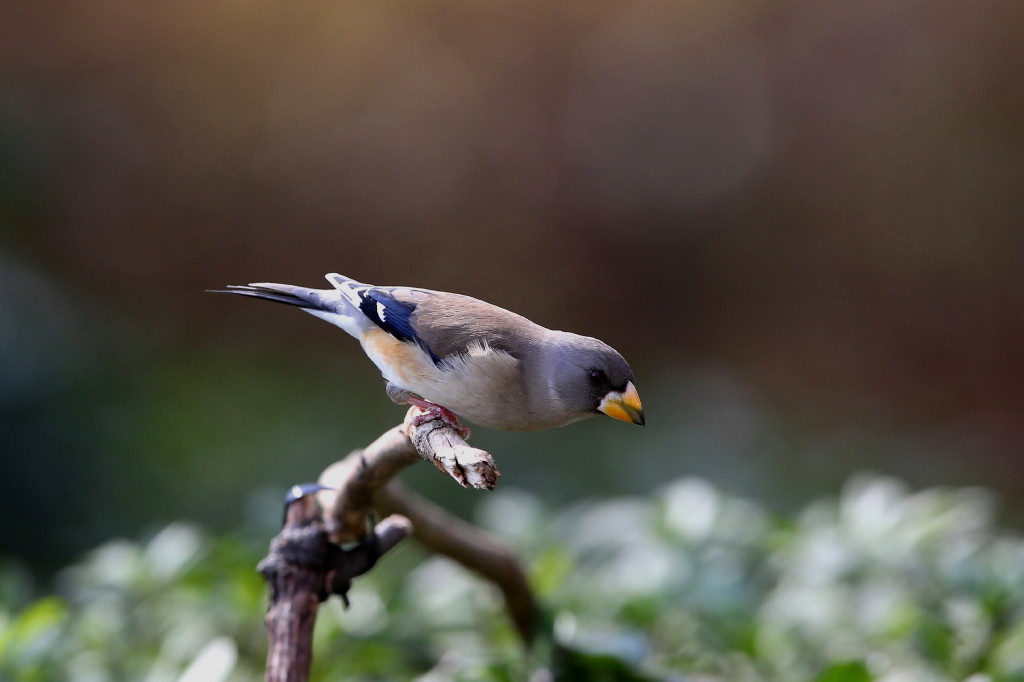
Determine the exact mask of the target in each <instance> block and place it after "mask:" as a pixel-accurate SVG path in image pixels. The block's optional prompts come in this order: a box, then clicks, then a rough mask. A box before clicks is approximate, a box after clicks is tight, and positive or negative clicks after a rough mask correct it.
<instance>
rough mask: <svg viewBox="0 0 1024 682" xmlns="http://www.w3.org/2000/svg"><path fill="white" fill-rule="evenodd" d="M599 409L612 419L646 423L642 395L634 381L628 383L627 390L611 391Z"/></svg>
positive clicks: (641, 424) (640, 423)
mask: <svg viewBox="0 0 1024 682" xmlns="http://www.w3.org/2000/svg"><path fill="white" fill-rule="evenodd" d="M597 411H598V412H604V413H605V414H606V415H608V416H609V417H611V418H612V419H621V420H622V421H624V422H632V423H634V424H639V425H640V426H643V425H644V406H643V405H641V404H640V396H639V395H638V394H637V392H636V386H634V385H633V382H632V381H631V382H629V383H628V384H626V390H625V391H609V392H608V395H606V396H605V397H604V398H603V399H602V400H601V403H600V404H599V405H598V406H597Z"/></svg>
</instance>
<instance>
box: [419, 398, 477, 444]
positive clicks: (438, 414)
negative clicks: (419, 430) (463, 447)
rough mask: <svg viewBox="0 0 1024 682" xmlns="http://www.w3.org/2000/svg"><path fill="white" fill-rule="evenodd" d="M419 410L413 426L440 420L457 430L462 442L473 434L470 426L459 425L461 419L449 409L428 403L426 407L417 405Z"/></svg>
mask: <svg viewBox="0 0 1024 682" xmlns="http://www.w3.org/2000/svg"><path fill="white" fill-rule="evenodd" d="M416 407H418V408H419V410H417V411H416V413H415V414H414V415H413V417H412V425H413V426H414V427H415V426H422V425H423V424H426V423H427V422H430V421H434V420H435V419H440V420H441V421H443V422H444V423H445V424H447V425H448V426H450V427H452V428H453V429H455V431H456V433H458V434H459V437H460V438H462V440H468V439H469V434H470V433H471V431H470V429H469V427H468V426H463V425H462V424H460V423H459V418H458V417H457V416H456V415H455V414H454V413H453V412H452V411H451V410H448V409H445V408H443V407H441V406H440V405H434V404H433V403H427V404H426V405H417V406H416Z"/></svg>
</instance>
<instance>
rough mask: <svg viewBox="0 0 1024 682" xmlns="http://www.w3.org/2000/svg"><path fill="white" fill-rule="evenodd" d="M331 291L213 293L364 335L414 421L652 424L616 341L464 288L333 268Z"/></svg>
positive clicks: (272, 287)
mask: <svg viewBox="0 0 1024 682" xmlns="http://www.w3.org/2000/svg"><path fill="white" fill-rule="evenodd" d="M326 279H327V281H328V282H329V283H330V284H331V288H329V289H312V288H307V287H302V286H295V285H291V284H277V283H273V282H256V283H250V284H245V285H228V286H227V287H226V288H225V289H212V290H210V291H211V292H213V293H226V294H237V295H240V296H249V297H252V298H257V299H262V300H266V301H273V302H276V303H284V304H287V305H291V306H295V307H297V308H300V309H301V310H304V311H306V312H307V313H309V314H311V315H314V316H316V317H319V318H320V319H322V320H326V321H327V322H330V323H331V324H334V325H336V326H338V327H340V328H341V329H343V330H344V331H346V332H348V333H349V334H350V335H351V336H353V337H355V338H356V339H358V341H359V342H360V344H361V345H362V348H363V351H364V352H365V353H366V355H367V356H368V357H369V358H370V360H372V361H373V363H374V364H375V365H376V366H377V368H378V369H379V370H380V371H381V374H382V375H383V376H384V379H386V381H387V385H386V389H385V390H386V393H387V395H388V397H389V398H391V400H392V401H394V402H395V403H398V404H409V405H416V406H417V407H419V408H420V413H419V414H418V415H417V416H416V417H415V418H414V421H413V423H414V424H419V423H422V421H424V420H430V419H437V418H440V419H442V420H443V421H444V422H446V423H448V424H450V425H451V426H452V427H454V428H456V429H457V430H458V431H459V433H460V434H462V435H463V436H464V437H468V435H469V429H468V428H467V427H465V426H464V425H463V424H462V423H461V422H460V421H459V420H460V418H461V419H465V420H466V421H468V422H470V423H471V424H474V425H478V426H483V427H485V428H490V429H495V430H500V431H539V430H542V429H550V428H555V427H560V426H565V425H566V424H570V423H573V422H576V421H579V420H581V419H585V418H587V417H591V416H594V415H598V414H603V415H606V416H608V417H612V418H614V419H617V420H621V421H625V422H630V423H633V424H639V425H640V426H643V425H644V424H645V419H644V411H643V405H642V404H641V402H640V396H639V395H638V393H637V390H636V387H635V386H634V384H633V380H634V376H633V371H632V370H631V369H630V367H629V365H628V364H627V363H626V361H625V359H623V357H622V356H621V355H620V354H619V353H618V352H617V351H615V350H614V349H613V348H612V347H611V346H609V345H608V344H606V343H604V342H602V341H599V340H598V339H595V338H593V337H590V336H581V335H579V334H573V333H571V332H565V331H557V330H553V329H548V328H546V327H543V326H541V325H539V324H536V323H534V322H532V321H530V320H528V319H527V318H525V317H523V316H522V315H518V314H516V313H513V312H511V311H509V310H505V309H504V308H501V307H498V306H496V305H492V304H490V303H486V302H484V301H481V300H479V299H476V298H473V297H471V296H466V295H463V294H455V293H447V292H443V291H433V290H430V289H420V288H416V287H407V286H373V285H370V284H363V283H361V282H357V281H356V280H354V279H351V278H349V277H345V276H343V275H339V274H338V273H333V272H332V273H329V274H327V275H326Z"/></svg>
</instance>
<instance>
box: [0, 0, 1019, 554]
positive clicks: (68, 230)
mask: <svg viewBox="0 0 1024 682" xmlns="http://www.w3.org/2000/svg"><path fill="white" fill-rule="evenodd" d="M1022 22H1024V5H1022V4H1020V3H1009V2H999V1H997V0H993V1H989V0H980V2H974V3H960V4H957V3H935V2H926V1H924V0H884V1H883V0H866V1H864V2H858V3H842V2H835V1H830V0H773V1H772V2H768V1H764V0H761V1H757V2H744V3H739V2H715V3H712V2H687V3H673V2H667V1H664V2H662V1H657V0H641V1H636V2H602V1H600V0H598V1H596V2H595V1H594V0H562V1H559V2H550V1H540V0H527V1H526V2H520V3H476V2H466V1H463V0H425V1H418V2H402V1H399V2H393V3H382V2H377V1H373V2H368V1H364V0H354V1H351V2H344V3H323V2H311V1H309V0H296V1H294V2H290V3H287V4H281V3H277V2H268V1H266V0H250V1H248V2H233V1H230V0H229V1H227V2H213V3H211V2H197V1H191V2H189V1H185V2H177V3H138V2H130V1H128V0H98V1H96V2H90V3H80V2H71V1H69V0H48V1H46V2H35V3H15V4H12V5H11V6H9V7H7V8H6V10H5V19H4V22H3V23H2V24H0V287H2V292H3V294H2V296H0V415H2V416H0V518H2V519H3V523H2V524H0V555H3V556H5V557H7V558H19V559H20V560H22V561H24V562H26V563H27V564H28V565H30V566H31V567H32V568H33V569H35V570H37V571H39V572H40V573H42V574H45V573H46V572H47V571H50V570H52V569H54V568H56V567H58V566H60V565H62V564H64V563H66V562H67V561H69V560H70V559H72V558H73V557H75V556H76V555H78V553H80V552H81V551H82V550H84V549H86V548H89V547H92V546H94V545H96V544H97V543H98V542H100V541H102V540H105V539H107V538H110V537H113V536H116V535H121V534H127V535H138V534H140V533H145V532H147V530H148V529H156V528H160V527H162V526H163V525H164V524H166V523H167V522H168V521H171V520H174V519H189V520H192V521H196V522H199V523H201V524H203V525H204V526H206V527H208V528H211V529H213V530H215V531H218V532H225V533H230V532H252V531H251V529H254V528H256V529H260V530H259V533H258V534H259V535H260V539H261V541H263V539H265V538H268V537H269V536H270V535H272V534H273V532H274V529H275V526H276V524H277V522H278V521H279V514H280V506H279V504H280V496H281V494H282V493H283V491H284V490H285V489H286V488H287V487H288V486H289V485H291V484H293V483H296V482H301V481H308V480H313V479H315V478H316V476H317V475H318V473H319V472H320V471H321V470H322V469H323V467H324V466H326V465H327V464H329V463H330V462H332V461H334V460H335V459H337V458H339V457H340V456H343V455H344V454H345V453H347V452H348V451H349V450H351V449H353V448H356V447H359V446H361V445H364V444H366V443H367V442H369V441H370V440H371V439H373V438H374V437H375V436H376V435H377V434H379V433H380V432H382V431H383V430H384V429H386V428H388V427H390V426H392V425H393V424H395V423H397V422H398V421H399V420H400V419H401V416H402V414H403V413H404V411H403V409H402V408H400V407H397V406H394V405H392V404H391V403H390V402H389V401H388V400H387V398H386V397H385V395H384V390H383V388H384V387H383V382H382V381H381V379H380V377H379V376H378V375H377V373H376V370H375V368H374V367H373V366H372V365H371V363H370V362H369V361H368V360H366V358H365V357H364V356H363V355H362V353H361V351H360V350H359V348H358V344H357V343H355V342H354V341H353V340H352V339H350V338H348V337H347V336H345V335H344V333H343V332H341V331H339V330H336V329H334V328H332V327H330V326H328V325H326V324H324V323H323V322H321V321H318V320H316V319H314V318H312V317H309V316H305V315H302V314H300V313H298V312H297V311H295V310H290V309H287V308H284V307H283V306H272V305H269V304H262V303H257V302H252V301H246V300H241V299H235V298H229V297H226V296H215V295H212V294H207V293H204V290H205V289H209V288H218V287H221V286H223V285H225V284H231V283H246V282H251V281H279V282H288V283H295V284H304V285H309V286H320V285H324V284H325V283H324V280H323V279H322V274H323V273H325V272H330V271H338V272H342V273H344V274H346V275H349V276H352V277H355V278H357V279H360V280H363V281H368V282H372V283H377V284H409V285H416V286H422V287H429V288H435V289H442V290H450V291H457V292H461V293H466V294H470V295H473V296H477V297H479V298H482V299H485V300H488V301H491V302H493V303H496V304H499V305H502V306H505V307H507V308H510V309H512V310H515V311H517V312H520V313H522V314H525V315H527V316H528V317H531V318H532V319H534V320H536V321H537V322H539V323H541V324H544V325H546V326H550V327H555V328H563V329H568V330H573V331H577V332H581V333H585V334H590V335H593V336H597V337H600V338H602V339H604V340H606V341H607V342H609V343H610V344H612V345H613V346H615V347H616V348H617V349H619V350H620V351H621V352H622V353H623V354H624V355H625V356H626V357H627V359H629V361H630V362H631V364H632V365H633V368H634V370H635V372H636V374H637V377H638V381H637V384H638V387H639V389H640V394H641V396H642V398H643V401H644V406H645V408H646V412H647V418H648V426H647V427H646V428H645V429H639V428H635V427H631V426H627V425H625V424H621V423H619V422H613V421H612V420H606V419H604V420H596V419H595V420H591V421H588V422H584V423H581V424H577V425H573V426H571V427H568V428H565V429H560V430H556V431H551V432H543V433H536V434H502V433H495V432H488V431H486V430H484V429H477V430H476V432H475V435H474V442H475V444H477V445H478V446H480V447H484V448H488V449H490V450H491V451H492V452H493V453H495V455H496V456H497V459H498V462H499V465H500V467H501V469H502V473H503V478H502V480H501V484H500V485H501V486H502V487H504V488H506V489H516V488H523V489H527V490H529V491H532V492H533V493H535V494H537V495H539V496H540V497H541V498H542V499H544V500H546V501H548V502H549V503H551V504H558V503H562V502H568V501H572V500H581V499H600V498H602V497H605V496H609V495H621V494H633V495H647V494H650V493H651V492H652V491H654V490H656V489H657V488H658V486H659V485H660V484H661V483H662V482H663V481H665V480H668V479H672V478H677V477H680V476H684V475H689V474H694V475H699V476H703V477H706V478H708V479H710V480H711V481H713V482H714V483H715V484H716V485H718V486H721V487H723V488H725V489H727V490H732V491H735V492H737V493H741V494H743V495H747V496H749V497H751V498H753V499H755V500H756V501H758V502H759V503H761V504H763V505H765V506H766V507H767V508H769V509H772V510H775V511H778V512H780V513H781V512H784V511H786V510H789V509H793V508H795V507H796V506H797V505H800V504H803V503H804V502H806V501H807V500H808V499H811V498H813V497H815V496H818V495H821V494H824V493H831V492H834V491H836V490H838V488H839V486H840V482H841V481H843V480H845V479H846V478H848V477H849V476H850V475H851V474H853V473H855V472H858V471H862V470H873V471H879V472H883V473H887V474H894V475H898V476H900V477H903V478H905V479H906V480H908V481H909V482H910V483H911V484H912V485H914V486H917V485H921V486H924V485H956V486H963V485H980V486H986V487H989V488H992V489H993V490H995V492H996V493H997V494H998V495H999V497H1000V498H1001V499H1002V500H1003V503H1004V504H1003V508H1004V509H1005V510H1006V514H1007V515H1008V516H1009V518H1007V519H1005V520H1006V522H1007V523H1010V524H1011V525H1016V526H1018V527H1019V526H1020V524H1021V523H1022V522H1024V504H1022V503H1021V502H1020V500H1021V499H1022V497H1024V470H1022V466H1021V459H1022V455H1024V422H1022V420H1021V414H1022V410H1024V359H1022V352H1021V349H1022V348H1024V321H1022V311H1024V268H1022V267H1021V260H1022V256H1024V229H1022V228H1024V225H1022V222H1024V219H1022V216H1024V125H1022V121H1024V118H1022V115H1024V42H1022V41H1021V40H1020V27H1021V26H1022ZM406 478H407V480H409V481H410V482H411V483H412V484H413V485H415V486H416V487H417V488H418V489H420V490H422V491H423V492H425V493H426V494H428V495H430V496H433V497H434V498H435V499H442V500H443V501H444V502H445V503H446V504H447V505H449V506H450V507H452V508H453V509H455V510H456V511H459V512H460V513H466V512H468V511H469V510H470V509H472V507H473V505H474V504H476V503H477V502H478V501H479V500H480V499H481V498H480V495H478V494H474V493H471V492H463V491H458V490H455V489H453V488H452V485H453V484H452V483H451V482H450V481H448V480H447V479H444V478H443V477H441V476H439V475H438V474H437V473H436V472H434V471H433V469H431V468H430V467H425V466H422V467H414V468H413V470H411V471H410V472H408V474H407V475H406ZM237 529H250V530H249V531H238V530H237Z"/></svg>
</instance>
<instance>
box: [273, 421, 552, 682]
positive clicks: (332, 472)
mask: <svg viewBox="0 0 1024 682" xmlns="http://www.w3.org/2000/svg"><path fill="white" fill-rule="evenodd" d="M417 409H418V408H415V407H414V408H411V409H410V411H409V413H408V414H407V415H406V420H405V423H404V424H402V425H401V426H397V427H395V428H392V429H389V430H388V431H386V432H384V433H383V434H382V435H381V436H380V437H379V438H377V440H375V441H374V442H373V443H371V444H370V445H368V446H367V447H366V448H364V449H362V450H356V451H354V452H352V453H351V454H349V455H348V456H347V457H346V458H345V459H343V460H341V461H339V462H335V463H334V464H332V465H330V466H329V467H327V468H326V469H325V470H324V472H323V473H322V474H321V475H320V483H321V485H323V486H326V487H327V488H328V489H322V490H320V491H319V492H317V493H316V495H315V497H314V496H312V495H307V496H304V497H303V496H301V494H302V493H303V492H305V490H304V489H301V488H300V489H299V491H300V492H299V495H300V496H299V497H298V499H296V500H293V501H292V502H291V503H290V504H289V506H288V507H287V509H286V517H285V526H284V528H283V529H282V530H281V533H280V534H278V536H277V537H276V538H274V540H273V541H272V542H271V545H270V553H269V554H268V556H267V557H266V558H265V559H264V560H263V561H261V562H260V565H259V570H260V572H261V573H262V574H263V576H264V577H265V578H266V580H267V582H268V583H269V585H270V606H269V609H268V611H267V617H266V626H267V633H268V635H269V638H270V648H269V652H268V656H267V671H266V680H267V682H302V681H304V680H306V679H307V677H308V675H309V665H310V661H311V656H312V651H311V636H312V631H313V623H314V622H315V619H316V610H317V607H318V605H319V603H320V602H321V601H323V600H324V599H326V598H327V597H328V596H330V595H331V594H337V595H339V596H341V597H342V599H344V600H346V604H347V603H348V602H347V593H348V590H349V587H350V585H351V581H352V579H353V578H355V577H356V576H358V575H361V574H363V573H365V572H366V571H368V570H369V569H370V568H372V567H373V565H374V563H375V562H376V561H377V559H378V558H379V557H380V556H381V555H383V554H384V553H385V552H387V551H388V550H389V549H391V548H392V547H394V546H395V545H396V544H397V543H398V542H400V541H401V540H402V539H403V538H404V537H406V536H408V535H409V534H410V533H411V532H415V536H416V538H417V540H419V541H420V543H421V544H423V546H424V547H426V548H427V549H428V550H431V551H434V552H437V553H439V554H444V555H445V556H448V557H449V558H452V559H454V560H455V561H458V562H460V563H462V564H463V565H465V566H466V567H467V568H469V569H471V570H473V571H475V572H476V573H478V574H480V575H481V576H483V577H484V578H487V579H489V580H491V581H493V582H494V583H495V584H496V585H497V586H498V587H499V588H500V589H501V591H502V594H504V596H505V602H506V605H507V607H508V609H509V613H510V615H511V617H512V619H513V621H514V622H515V624H516V628H517V629H518V631H519V634H520V635H521V636H522V638H523V641H524V642H525V643H527V644H529V642H530V640H531V639H532V636H533V632H534V627H535V624H536V621H537V614H538V609H537V604H536V601H535V600H534V598H533V594H532V593H531V592H530V588H529V585H528V584H527V581H526V577H525V575H524V574H523V570H522V567H521V566H520V565H519V562H518V560H517V559H516V557H515V555H514V554H513V553H512V552H511V551H510V550H509V549H508V548H506V547H505V546H504V545H501V544H500V543H498V542H497V541H496V540H494V539H493V538H491V537H490V536H489V535H487V534H486V533H484V532H483V531H481V530H479V529H477V528H475V527H473V526H471V525H470V524H468V523H466V522H465V521H462V520H461V519H459V518H457V517H455V516H452V515H451V514H449V513H448V512H446V511H444V510H443V509H441V508H440V507H437V506H435V505H433V504H432V503H430V502H428V501H427V500H425V499H423V498H421V497H419V496H418V495H415V494H414V493H412V492H411V491H409V490H406V489H405V488H402V487H401V486H400V485H399V484H398V483H397V482H395V481H392V480H391V479H392V478H393V477H394V476H395V475H396V474H397V473H398V472H399V471H401V470H402V469H404V468H405V467H407V466H409V465H410V464H412V463H414V462H416V461H417V459H419V458H421V457H422V458H423V459H426V460H427V461H429V462H432V463H433V464H434V466H436V467H437V468H438V469H439V470H441V471H443V472H445V473H447V474H448V475H449V476H451V477H452V478H453V479H455V481H456V482H458V483H459V484H460V485H462V486H463V487H474V488H484V489H487V490H491V489H493V488H494V486H495V484H496V483H497V480H498V475H499V474H498V470H497V467H495V465H494V460H493V459H492V458H491V456H490V455H489V454H488V453H486V452H484V451H483V450H479V449H477V448H473V447H471V446H470V445H469V444H468V443H466V441H465V440H463V439H462V437H460V436H459V434H458V432H457V431H456V430H455V429H454V428H452V427H451V426H450V425H449V424H447V423H446V422H444V421H441V420H427V421H424V422H423V423H421V424H418V425H414V420H413V417H414V416H415V415H416V412H415V410H417ZM375 507H377V508H378V509H380V510H381V511H383V512H385V513H389V512H400V513H391V515H389V516H387V517H386V518H385V519H384V520H383V521H381V522H380V523H379V524H377V525H376V526H375V527H372V526H371V524H370V519H371V515H372V512H373V510H374V508H375ZM414 525H415V531H413V526H414Z"/></svg>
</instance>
